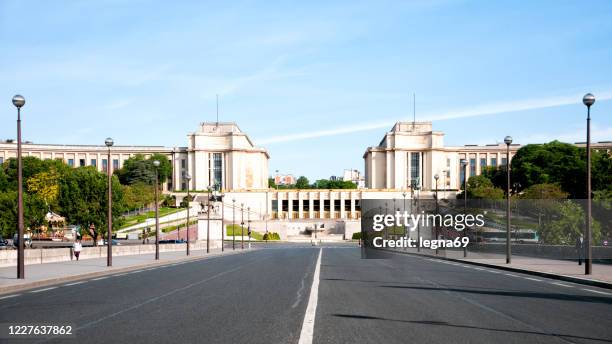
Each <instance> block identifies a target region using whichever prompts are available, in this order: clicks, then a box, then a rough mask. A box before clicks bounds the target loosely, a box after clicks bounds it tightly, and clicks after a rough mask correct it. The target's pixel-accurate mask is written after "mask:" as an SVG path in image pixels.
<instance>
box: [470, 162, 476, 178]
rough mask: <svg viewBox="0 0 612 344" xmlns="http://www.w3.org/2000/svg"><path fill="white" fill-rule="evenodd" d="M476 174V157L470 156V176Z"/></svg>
mask: <svg viewBox="0 0 612 344" xmlns="http://www.w3.org/2000/svg"><path fill="white" fill-rule="evenodd" d="M475 175H476V159H475V158H470V177H473V176H475Z"/></svg>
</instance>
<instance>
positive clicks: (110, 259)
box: [104, 137, 115, 266]
mask: <svg viewBox="0 0 612 344" xmlns="http://www.w3.org/2000/svg"><path fill="white" fill-rule="evenodd" d="M114 143H115V142H114V141H113V139H111V138H110V137H108V138H106V140H104V144H105V145H106V147H108V158H107V160H106V161H107V163H106V174H107V179H108V230H107V231H106V232H107V233H106V234H107V236H106V237H107V239H106V241H107V242H106V246H107V247H106V266H113V186H112V171H111V147H112V146H113V144H114Z"/></svg>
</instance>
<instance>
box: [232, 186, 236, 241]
mask: <svg viewBox="0 0 612 344" xmlns="http://www.w3.org/2000/svg"><path fill="white" fill-rule="evenodd" d="M235 223H236V199H235V198H232V250H236V225H235Z"/></svg>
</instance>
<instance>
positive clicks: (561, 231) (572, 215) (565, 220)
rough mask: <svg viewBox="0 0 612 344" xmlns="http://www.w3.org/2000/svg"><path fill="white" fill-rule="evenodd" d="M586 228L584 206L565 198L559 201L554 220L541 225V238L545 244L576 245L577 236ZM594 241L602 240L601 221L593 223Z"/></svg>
mask: <svg viewBox="0 0 612 344" xmlns="http://www.w3.org/2000/svg"><path fill="white" fill-rule="evenodd" d="M583 230H584V211H583V210H582V207H581V206H580V205H579V204H577V203H575V202H573V201H571V200H565V201H563V202H560V203H558V206H557V207H556V209H555V214H554V216H553V220H552V221H550V222H546V223H544V224H543V225H542V226H540V230H539V232H540V238H541V240H542V241H543V242H544V243H545V244H550V245H574V243H575V242H576V238H578V237H579V236H580V234H582V232H583ZM591 230H592V238H593V243H595V244H596V243H599V242H600V240H601V231H600V225H599V222H597V221H593V223H592V228H591Z"/></svg>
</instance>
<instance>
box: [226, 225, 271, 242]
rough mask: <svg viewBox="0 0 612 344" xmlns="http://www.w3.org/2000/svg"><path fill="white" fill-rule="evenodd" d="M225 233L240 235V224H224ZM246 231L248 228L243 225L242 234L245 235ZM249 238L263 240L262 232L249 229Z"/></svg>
mask: <svg viewBox="0 0 612 344" xmlns="http://www.w3.org/2000/svg"><path fill="white" fill-rule="evenodd" d="M225 233H226V234H227V236H241V235H242V229H241V226H240V225H233V227H232V225H227V226H225ZM234 233H236V234H234ZM248 233H249V231H248V229H247V228H246V227H244V236H247V235H248ZM251 238H253V239H255V240H263V234H261V233H259V232H255V231H254V230H251Z"/></svg>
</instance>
